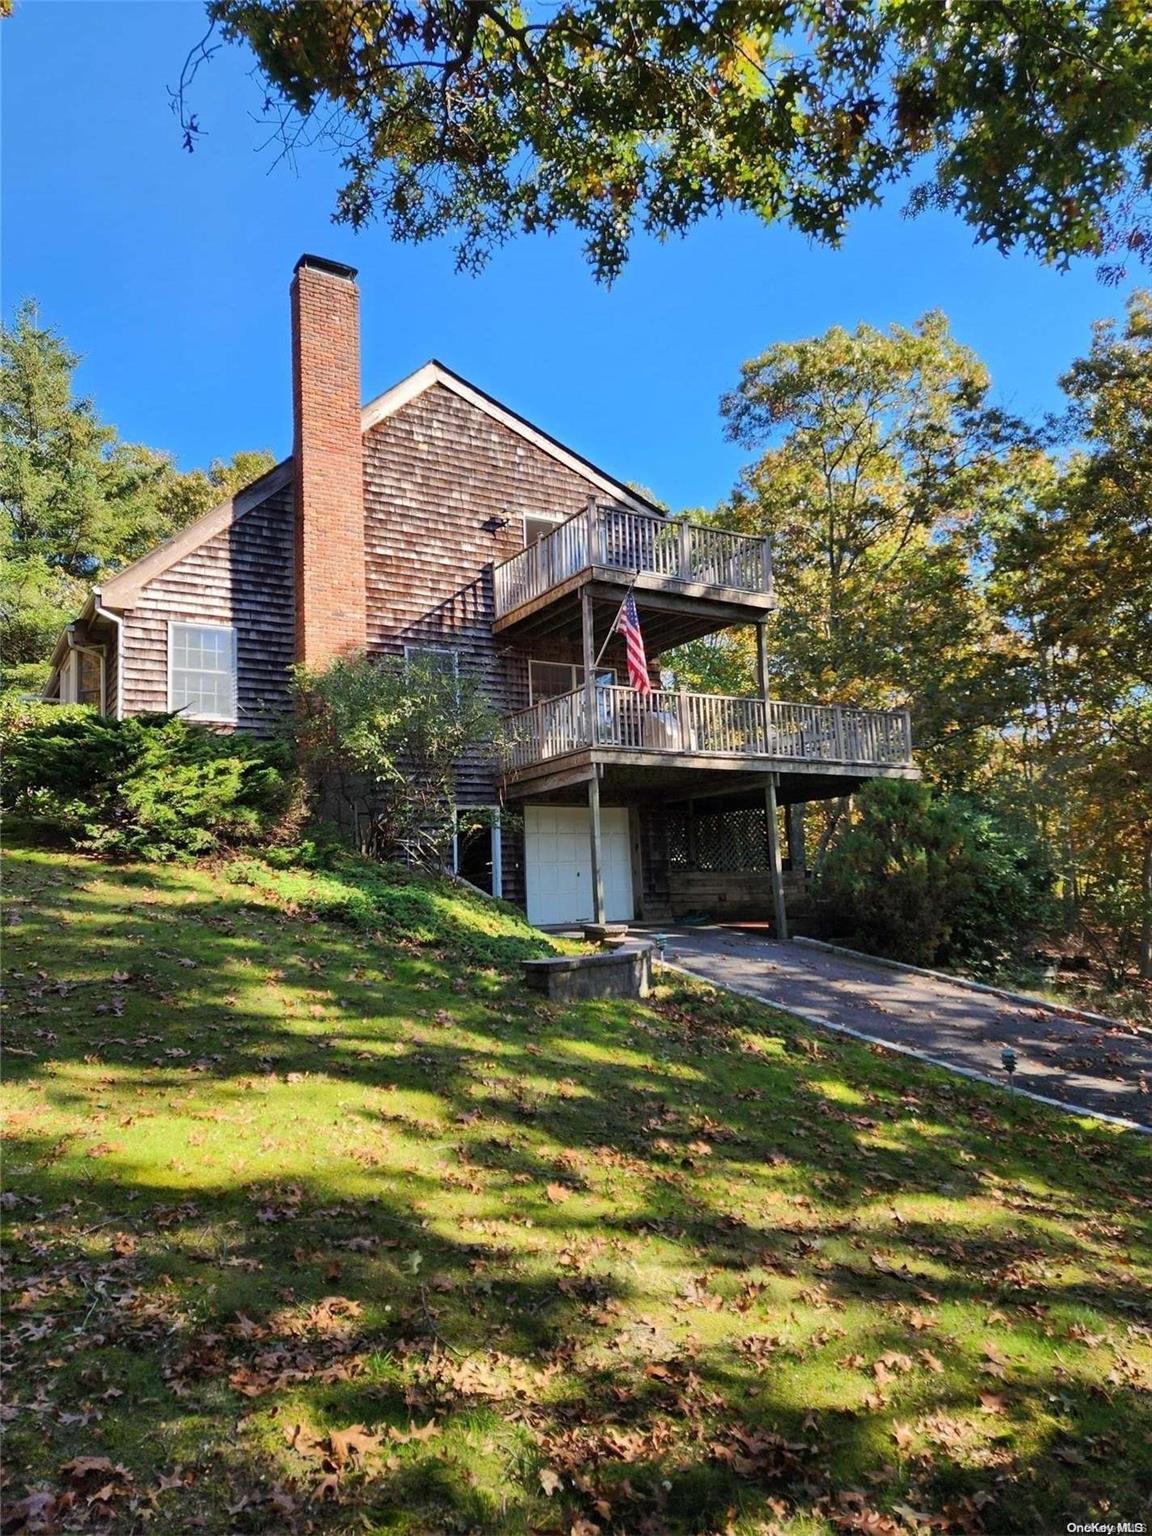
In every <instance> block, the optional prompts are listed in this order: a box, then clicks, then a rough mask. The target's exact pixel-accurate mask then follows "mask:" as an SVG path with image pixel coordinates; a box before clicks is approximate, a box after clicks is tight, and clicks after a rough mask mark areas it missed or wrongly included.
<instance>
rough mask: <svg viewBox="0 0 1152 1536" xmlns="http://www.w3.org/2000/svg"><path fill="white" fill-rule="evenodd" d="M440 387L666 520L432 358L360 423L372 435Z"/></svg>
mask: <svg viewBox="0 0 1152 1536" xmlns="http://www.w3.org/2000/svg"><path fill="white" fill-rule="evenodd" d="M435 384H439V385H441V386H442V387H443V388H444V389H447V390H450V391H451V393H452V394H454V395H458V396H459V398H460V399H461V400H467V402H468V404H469V405H474V406H475V407H476V409H477V410H478V411H483V412H484V414H485V415H486V416H490V417H491V418H492V419H493V421H498V422H500V424H501V425H502V426H505V427H507V428H508V429H509V430H510V431H512V432H515V433H516V434H517V436H519V437H522V438H524V440H525V441H526V442H529V443H531V444H532V446H533V447H534V448H539V449H540V450H541V451H542V452H543V453H546V454H547V455H548V456H549V458H552V459H555V460H556V462H557V463H559V464H563V465H564V467H565V468H566V469H571V470H574V471H575V473H576V474H578V475H581V476H582V477H583V478H584V479H585V480H587V481H588V482H589V483H590V484H592V485H595V486H597V487H598V488H599V489H600V490H602V491H604V492H605V493H606V494H607V495H609V496H611V497H612V498H613V499H614V500H615V501H622V502H623V503H624V504H625V505H626V506H629V507H631V508H632V510H633V511H635V512H647V513H654V514H655V515H656V516H657V517H665V516H667V513H666V511H665V509H664V508H663V507H660V506H657V505H656V503H655V502H653V501H650V500H649V499H648V497H647V496H645V495H644V494H643V493H642V492H640V491H634V490H633V489H632V488H631V487H630V486H627V485H625V484H624V482H623V481H622V480H617V479H616V478H615V476H613V475H609V474H605V472H604V471H603V470H602V469H598V468H597V467H596V465H595V464H593V463H592V462H591V461H590V460H589V459H586V458H584V456H583V455H582V454H579V453H575V452H573V450H572V449H571V448H566V447H565V446H564V444H563V443H561V442H557V440H556V438H554V437H551V436H550V435H549V434H548V433H547V432H543V431H541V429H540V428H539V427H536V426H533V425H532V423H531V422H530V421H528V420H526V419H525V418H524V417H523V416H519V415H517V413H516V412H515V411H510V410H509V409H508V407H507V406H506V405H501V404H500V402H499V400H495V399H493V397H492V396H491V395H487V394H485V393H484V391H483V390H482V389H477V387H476V385H475V384H469V382H468V380H467V379H464V378H461V377H460V375H459V374H458V373H453V372H452V369H451V368H449V367H447V366H446V365H445V364H444V363H441V362H438V361H437V359H436V358H432V360H431V361H430V362H427V363H425V364H424V366H423V368H417V370H416V372H415V373H410V374H409V375H408V377H407V378H406V379H401V380H400V382H399V384H393V386H392V388H391V389H388V390H385V392H384V393H383V394H382V395H377V397H376V399H375V400H370V401H369V402H368V404H367V405H366V406H365V407H364V411H363V414H362V416H361V423H362V426H363V430H364V431H365V432H370V431H371V430H372V428H373V427H375V426H377V425H378V424H379V423H380V422H382V421H385V420H387V418H388V417H389V416H392V415H394V414H395V413H396V412H397V411H398V410H400V409H401V407H402V406H405V405H407V404H408V403H409V402H410V401H412V400H415V399H416V397H417V396H418V395H422V394H423V393H424V392H425V390H427V389H431V388H432V386H433V385H435Z"/></svg>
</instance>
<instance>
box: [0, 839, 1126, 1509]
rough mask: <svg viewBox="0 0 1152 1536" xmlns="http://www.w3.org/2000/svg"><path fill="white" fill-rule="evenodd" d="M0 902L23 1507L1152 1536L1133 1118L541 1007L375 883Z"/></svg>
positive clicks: (520, 945) (498, 915)
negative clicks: (1048, 1106)
mask: <svg viewBox="0 0 1152 1536" xmlns="http://www.w3.org/2000/svg"><path fill="white" fill-rule="evenodd" d="M321 913H323V914H324V915H323V916H321V915H320V914H321ZM8 914H9V922H10V926H9V928H8V930H7V944H6V950H5V957H4V965H5V981H6V984H7V986H8V988H9V1024H8V1041H9V1044H8V1057H7V1079H8V1080H7V1087H6V1095H7V1111H8V1113H7V1133H8V1138H9V1146H8V1154H7V1174H6V1192H5V1196H4V1203H5V1212H4V1214H5V1217H6V1220H7V1227H8V1231H7V1242H6V1247H7V1256H8V1260H9V1273H8V1279H7V1285H8V1289H7V1292H6V1299H7V1309H6V1310H7V1320H8V1363H9V1366H10V1375H9V1378H8V1390H7V1394H6V1402H7V1407H6V1410H5V1412H6V1414H7V1416H8V1420H9V1422H8V1424H7V1438H8V1445H7V1453H6V1456H5V1475H6V1479H7V1487H6V1500H7V1508H8V1510H9V1512H10V1513H11V1512H12V1511H16V1514H17V1516H18V1515H19V1513H20V1512H21V1510H23V1511H25V1512H26V1513H29V1514H30V1515H31V1517H32V1518H31V1521H30V1523H29V1524H28V1526H27V1528H28V1529H32V1530H34V1529H37V1528H38V1526H37V1524H36V1521H37V1520H40V1521H41V1522H42V1523H41V1525H40V1527H39V1528H41V1529H44V1530H51V1529H57V1528H59V1529H69V1528H71V1527H73V1526H75V1527H77V1528H86V1529H93V1530H97V1529H104V1528H107V1529H109V1530H112V1531H118V1532H119V1531H123V1532H127V1531H136V1530H144V1529H151V1530H153V1531H162V1532H165V1533H168V1532H184V1531H188V1532H193V1531H197V1532H204V1533H208V1536H225V1533H227V1536H232V1533H236V1532H281V1531H292V1530H315V1531H317V1532H349V1533H351V1532H361V1531H371V1532H404V1533H409V1536H411V1533H432V1532H489V1531H490V1532H510V1533H527V1532H566V1533H577V1536H592V1533H594V1532H597V1531H599V1532H603V1533H609V1532H616V1533H621V1536H636V1533H646V1532H648V1533H655V1532H663V1531H667V1532H725V1533H732V1536H750V1533H752V1532H787V1533H789V1536H800V1533H804V1536H811V1533H817V1532H838V1531H853V1530H861V1531H868V1532H878V1533H884V1532H896V1531H913V1530H922V1531H927V1530H933V1531H987V1532H990V1533H993V1532H994V1533H1005V1532H1048V1531H1052V1530H1062V1529H1063V1528H1064V1526H1065V1524H1066V1523H1067V1522H1068V1521H1070V1520H1075V1519H1081V1520H1084V1519H1093V1518H1104V1517H1105V1515H1104V1513H1103V1512H1105V1511H1106V1512H1107V1514H1106V1517H1107V1518H1109V1519H1116V1520H1123V1519H1129V1520H1134V1521H1136V1520H1140V1519H1142V1518H1143V1519H1145V1520H1146V1519H1147V1518H1148V1490H1149V1488H1152V1333H1150V1323H1152V1300H1150V1295H1152V1292H1150V1288H1149V1282H1150V1280H1152V1252H1150V1244H1149V1228H1150V1212H1152V1147H1150V1146H1149V1144H1148V1142H1147V1140H1142V1139H1140V1138H1137V1137H1134V1136H1132V1135H1126V1134H1124V1133H1121V1132H1118V1131H1116V1130H1114V1129H1111V1128H1108V1127H1104V1126H1101V1125H1097V1124H1085V1123H1080V1122H1077V1121H1075V1120H1073V1119H1071V1118H1070V1117H1067V1116H1061V1115H1059V1114H1057V1113H1055V1112H1048V1111H1045V1110H1043V1109H1042V1108H1040V1107H1038V1106H1034V1105H1028V1104H1024V1103H1020V1102H1017V1103H1015V1104H1010V1103H1009V1101H1008V1100H1007V1099H1006V1098H1005V1097H1003V1096H1001V1095H998V1094H994V1093H992V1092H990V1091H985V1090H982V1089H979V1088H977V1087H975V1086H972V1085H969V1084H966V1083H964V1082H962V1081H959V1080H956V1079H953V1078H949V1077H947V1076H945V1075H943V1074H940V1073H936V1072H931V1071H927V1070H922V1069H920V1068H918V1067H914V1066H912V1065H910V1064H907V1063H904V1062H901V1061H900V1060H898V1059H895V1058H892V1057H890V1056H888V1055H885V1054H884V1053H883V1052H881V1051H878V1050H869V1049H866V1048H864V1047H862V1046H858V1045H854V1044H852V1043H849V1042H841V1041H837V1040H830V1039H827V1038H823V1037H819V1036H817V1035H815V1034H814V1033H812V1032H811V1031H809V1030H807V1029H806V1028H804V1027H803V1026H801V1025H800V1024H798V1023H795V1022H793V1021H790V1020H788V1019H786V1018H784V1017H783V1016H781V1015H779V1014H776V1013H774V1012H772V1011H771V1010H770V1009H767V1008H764V1007H760V1006H757V1005H755V1004H752V1003H746V1002H744V1001H742V1000H737V999H733V998H727V997H724V996H722V995H721V994H718V993H715V992H711V991H709V990H707V989H705V988H702V987H697V986H691V987H690V986H689V985H688V984H687V983H682V982H680V981H677V982H675V983H674V984H672V985H669V986H662V987H661V988H660V989H659V991H658V993H657V995H656V997H655V998H654V999H653V1000H652V1001H651V1003H650V1004H648V1005H645V1006H640V1005H635V1004H607V1003H604V1004H584V1005H579V1006H573V1007H563V1008H562V1007H557V1006H554V1005H551V1004H548V1003H547V1002H544V1001H542V1000H540V999H537V998H536V997H534V996H530V995H529V994H527V993H526V992H524V991H523V990H522V989H521V988H520V986H519V983H518V981H517V978H516V974H515V972H516V962H517V960H518V959H519V958H521V957H522V956H524V955H526V954H529V953H541V952H544V951H545V950H546V948H547V947H548V941H545V940H544V939H542V937H541V936H540V935H538V934H535V933H534V932H533V931H532V930H531V929H529V928H528V927H527V926H526V925H525V923H524V921H523V919H522V918H521V917H520V916H519V915H518V914H516V913H515V912H513V911H512V909H511V908H503V907H498V906H495V905H493V904H487V903H483V902H481V901H479V900H478V899H474V898H472V897H470V896H469V895H467V894H466V893H461V892H460V890H459V889H458V888H455V887H452V886H444V885H438V884H436V883H431V882H419V881H411V880H409V879H408V878H407V877H401V876H399V875H397V874H395V873H389V872H387V871H379V870H375V871H374V870H369V869H367V868H358V867H357V866H354V865H348V866H346V867H345V868H344V869H343V870H342V871H340V872H338V873H334V874H309V873H303V872H299V871H292V870H275V869H272V868H270V867H268V866H267V865H263V864H257V863H254V862H252V861H246V862H243V863H234V864H220V865H219V866H216V867H214V868H211V869H208V868H191V867H172V866H127V867H111V866H107V865H102V864H98V863H94V862H89V861H85V860H82V859H79V858H76V857H74V856H66V855H61V854H50V853H45V852H41V851H31V850H14V851H13V852H12V853H11V854H10V855H9V858H8ZM29 1495H31V1502H30V1503H29V1502H26V1501H27V1499H28V1496H29ZM19 1528H20V1526H19V1521H18V1519H17V1520H16V1523H15V1524H14V1525H12V1526H11V1529H19ZM5 1529H6V1530H7V1529H9V1527H8V1526H6V1527H5Z"/></svg>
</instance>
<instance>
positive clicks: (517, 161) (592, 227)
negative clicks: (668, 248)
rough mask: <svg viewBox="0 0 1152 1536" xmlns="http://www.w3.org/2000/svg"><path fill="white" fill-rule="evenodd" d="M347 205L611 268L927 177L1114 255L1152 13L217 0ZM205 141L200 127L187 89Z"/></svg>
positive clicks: (1139, 117) (969, 200)
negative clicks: (703, 224) (735, 220)
mask: <svg viewBox="0 0 1152 1536" xmlns="http://www.w3.org/2000/svg"><path fill="white" fill-rule="evenodd" d="M207 10H208V14H209V16H210V17H211V19H212V21H213V23H218V24H219V25H220V27H221V28H222V30H223V33H224V36H225V37H226V38H230V39H235V40H242V41H243V42H245V43H247V44H248V45H249V46H250V47H251V49H252V50H253V52H254V53H255V55H256V59H257V62H258V64H259V67H260V69H261V70H262V72H263V74H264V76H265V78H266V80H267V82H268V86H269V110H270V111H271V112H272V113H274V114H279V116H280V124H281V128H282V132H283V136H284V139H285V142H286V143H287V144H288V145H289V146H291V145H293V144H294V143H295V142H296V140H297V139H298V138H299V137H300V136H301V135H308V134H309V133H313V134H318V135H319V136H321V137H323V138H325V139H327V140H328V141H330V142H331V143H332V144H333V145H335V146H336V148H337V149H338V152H339V154H340V157H341V161H342V164H343V166H344V169H345V171H346V173H347V180H346V182H345V184H344V186H343V187H342V189H341V191H340V194H339V200H338V204H337V209H338V217H339V218H341V219H343V220H345V221H347V222H350V223H351V224H353V225H360V224H362V223H364V222H365V221H366V220H367V219H369V218H370V217H371V216H373V215H380V216H382V217H384V218H385V219H387V220H388V222H389V223H390V225H391V228H392V231H393V233H394V234H395V235H396V236H397V237H399V238H401V239H423V238H426V237H427V236H430V235H435V234H439V233H441V232H444V231H452V232H454V233H455V234H456V235H457V237H458V240H459V259H460V263H461V265H463V266H467V267H473V266H476V265H477V264H479V263H480V262H482V261H483V260H484V258H485V256H486V255H487V254H488V252H489V251H490V250H491V249H492V248H493V247H494V246H497V245H499V244H500V243H501V242H503V241H504V240H506V239H507V238H508V236H509V235H510V234H511V233H513V232H515V231H519V230H525V231H534V230H548V231H551V230H555V229H556V228H558V227H559V226H561V225H563V224H573V225H575V226H576V227H577V228H578V229H580V230H581V231H582V232H583V234H584V235H585V237H586V242H587V250H588V254H589V259H590V260H591V262H592V264H593V266H594V268H595V271H596V273H597V275H598V276H600V277H602V278H611V277H613V276H615V275H616V274H617V273H618V272H619V271H620V269H621V267H622V266H623V264H624V262H625V260H626V257H627V253H628V248H629V243H630V241H631V239H632V237H633V234H634V232H635V231H636V229H637V228H643V229H645V230H647V231H649V232H650V233H653V234H655V235H657V236H661V237H663V236H667V235H669V234H675V233H680V232H682V231H683V230H685V229H687V228H688V227H689V226H690V225H691V224H693V223H694V222H695V221H697V220H699V219H701V218H703V217H706V216H708V215H711V214H714V213H716V212H718V211H720V210H724V209H730V208H734V209H742V210H746V211H748V212H751V213H754V214H756V215H758V216H759V217H760V218H762V219H764V220H766V221H768V222H771V221H774V220H782V221H785V222H787V223H788V224H790V225H792V226H793V227H794V228H795V229H797V230H800V231H801V232H802V233H804V234H806V235H809V236H811V237H813V238H815V239H817V240H820V241H824V242H829V243H835V242H836V241H838V240H839V239H840V237H841V236H842V234H843V233H844V230H845V228H846V226H847V224H848V222H849V219H850V218H851V216H852V214H853V213H854V212H855V211H856V210H857V209H860V208H863V207H867V206H869V205H871V204H874V203H876V202H877V201H879V200H880V199H881V198H882V197H883V196H885V195H887V194H888V193H889V192H890V191H891V190H892V189H893V188H894V187H896V186H897V185H898V184H900V183H902V182H905V181H906V178H908V177H910V176H911V177H913V178H915V177H920V178H922V179H921V180H920V181H919V182H918V183H916V182H914V184H913V190H912V193H911V198H910V206H911V208H912V209H914V210H915V209H919V208H922V207H925V206H927V205H937V206H941V207H946V208H951V209H954V210H956V211H957V212H958V213H959V214H960V215H961V217H962V218H964V219H966V220H967V221H968V222H969V224H970V225H971V226H972V228H973V230H974V232H975V235H976V238H977V239H979V240H983V241H990V242H992V243H994V244H995V245H997V246H998V247H1000V248H1001V249H1006V248H1007V247H1009V246H1012V245H1014V244H1021V245H1023V246H1024V247H1025V248H1026V249H1028V250H1030V251H1033V252H1035V253H1036V254H1037V255H1039V256H1040V257H1042V258H1043V259H1044V260H1046V261H1055V262H1065V261H1067V260H1068V259H1069V258H1071V257H1073V256H1076V255H1079V254H1081V253H1084V252H1088V253H1090V254H1092V255H1099V256H1107V258H1108V260H1109V264H1110V266H1111V267H1113V268H1119V267H1122V265H1123V260H1124V258H1125V257H1126V256H1129V255H1137V256H1139V255H1142V254H1143V253H1144V251H1145V249H1146V247H1147V245H1148V244H1149V241H1150V229H1149V219H1148V210H1147V202H1146V199H1147V194H1148V190H1149V185H1150V181H1152V131H1150V113H1149V102H1152V20H1150V19H1149V15H1148V11H1147V7H1146V6H1143V5H1141V4H1140V3H1139V0H1013V3H1011V4H990V3H988V0H951V3H949V4H947V5H943V4H940V3H939V0H874V3H870V4H864V3H860V0H848V3H843V4H829V3H826V0H695V3H688V4H685V3H682V0H676V3H673V0H563V3H560V4H557V5H552V6H548V7H547V8H545V7H541V6H532V5H527V4H521V3H518V0H411V3H408V4H393V3H391V0H209V3H208V6H207ZM212 46H213V45H212V43H211V41H206V43H205V44H202V45H201V49H200V50H198V51H197V53H196V54H195V55H194V57H193V58H192V59H191V60H190V61H189V64H188V65H187V66H186V68H185V78H184V82H183V84H182V87H181V91H180V93H179V95H180V100H181V103H182V107H183V120H184V125H185V130H186V142H187V143H188V144H189V145H190V146H191V144H192V143H193V142H194V140H195V136H196V134H197V132H198V131H199V123H198V121H197V119H196V117H195V114H194V112H193V111H192V103H191V102H190V100H189V93H188V90H187V86H188V83H189V80H190V77H191V75H192V74H193V73H194V71H195V67H196V65H197V64H198V63H199V62H200V60H201V59H202V58H203V56H204V54H205V53H206V52H210V51H211V49H212Z"/></svg>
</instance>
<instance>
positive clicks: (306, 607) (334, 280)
mask: <svg viewBox="0 0 1152 1536" xmlns="http://www.w3.org/2000/svg"><path fill="white" fill-rule="evenodd" d="M292 400H293V422H294V428H295V440H294V444H293V449H292V454H293V468H294V471H295V485H296V660H297V661H300V662H303V663H304V664H305V665H306V666H309V667H314V668H319V667H323V666H325V665H326V664H327V663H328V662H329V661H331V660H332V659H333V657H335V656H338V655H340V654H341V653H342V652H346V651H353V650H358V649H362V648H363V646H364V643H365V640H366V638H367V619H366V606H365V595H364V479H363V475H364V467H363V443H362V439H361V434H360V295H359V291H358V290H357V287H356V269H355V268H354V267H346V266H343V265H342V264H341V263H340V262H337V261H326V260H325V259H324V258H323V257H322V256H301V258H300V260H299V261H298V262H297V263H296V272H295V276H294V277H293V279H292Z"/></svg>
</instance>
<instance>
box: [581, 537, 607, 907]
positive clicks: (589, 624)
mask: <svg viewBox="0 0 1152 1536" xmlns="http://www.w3.org/2000/svg"><path fill="white" fill-rule="evenodd" d="M589 510H590V511H591V510H592V509H591V508H590V509H589ZM580 631H581V639H582V640H583V642H584V715H585V719H586V722H587V724H586V734H587V737H588V745H589V747H591V748H592V777H591V778H590V779H589V780H588V838H589V845H590V848H591V855H592V921H593V922H594V923H602V922H604V921H605V918H604V861H603V857H602V855H601V841H600V768H599V766H598V764H597V763H596V756H595V751H596V632H595V629H594V627H593V621H592V595H591V593H590V592H589V591H588V588H587V587H582V588H581V591H580Z"/></svg>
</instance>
